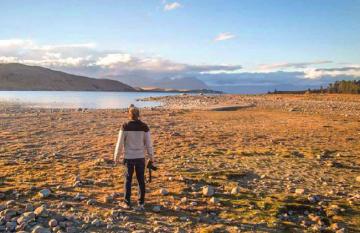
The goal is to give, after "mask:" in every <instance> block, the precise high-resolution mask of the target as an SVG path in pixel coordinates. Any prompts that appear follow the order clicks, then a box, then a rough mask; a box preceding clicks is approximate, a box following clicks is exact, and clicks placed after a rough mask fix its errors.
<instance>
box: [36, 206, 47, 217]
mask: <svg viewBox="0 0 360 233" xmlns="http://www.w3.org/2000/svg"><path fill="white" fill-rule="evenodd" d="M34 214H35V215H36V216H37V217H48V215H49V213H48V211H47V209H46V207H45V206H44V205H42V206H40V207H38V208H36V209H35V210H34Z"/></svg>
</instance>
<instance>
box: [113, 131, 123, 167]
mask: <svg viewBox="0 0 360 233" xmlns="http://www.w3.org/2000/svg"><path fill="white" fill-rule="evenodd" d="M124 142H125V131H123V130H122V129H121V130H120V131H119V136H118V140H117V143H116V147H115V152H114V162H115V163H117V162H119V160H120V156H119V155H122V153H123V149H124Z"/></svg>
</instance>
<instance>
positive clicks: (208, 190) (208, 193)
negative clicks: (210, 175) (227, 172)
mask: <svg viewBox="0 0 360 233" xmlns="http://www.w3.org/2000/svg"><path fill="white" fill-rule="evenodd" d="M202 193H203V195H204V196H207V197H211V196H213V195H214V194H215V189H214V187H213V186H211V185H208V186H205V187H203V190H202Z"/></svg>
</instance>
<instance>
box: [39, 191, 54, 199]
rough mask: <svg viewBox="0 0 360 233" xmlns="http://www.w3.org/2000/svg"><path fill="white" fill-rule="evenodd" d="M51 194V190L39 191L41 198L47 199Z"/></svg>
mask: <svg viewBox="0 0 360 233" xmlns="http://www.w3.org/2000/svg"><path fill="white" fill-rule="evenodd" d="M50 194H51V191H50V189H42V190H40V191H39V196H40V197H41V198H47V197H49V196H50Z"/></svg>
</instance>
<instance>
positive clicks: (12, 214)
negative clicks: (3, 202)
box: [1, 209, 17, 219]
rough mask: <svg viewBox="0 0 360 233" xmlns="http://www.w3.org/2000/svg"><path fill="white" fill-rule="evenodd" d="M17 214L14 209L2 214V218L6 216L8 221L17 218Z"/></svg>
mask: <svg viewBox="0 0 360 233" xmlns="http://www.w3.org/2000/svg"><path fill="white" fill-rule="evenodd" d="M16 215H17V212H16V211H15V210H12V209H6V210H4V211H2V212H1V216H4V217H5V218H6V219H11V218H12V217H14V216H16Z"/></svg>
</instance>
